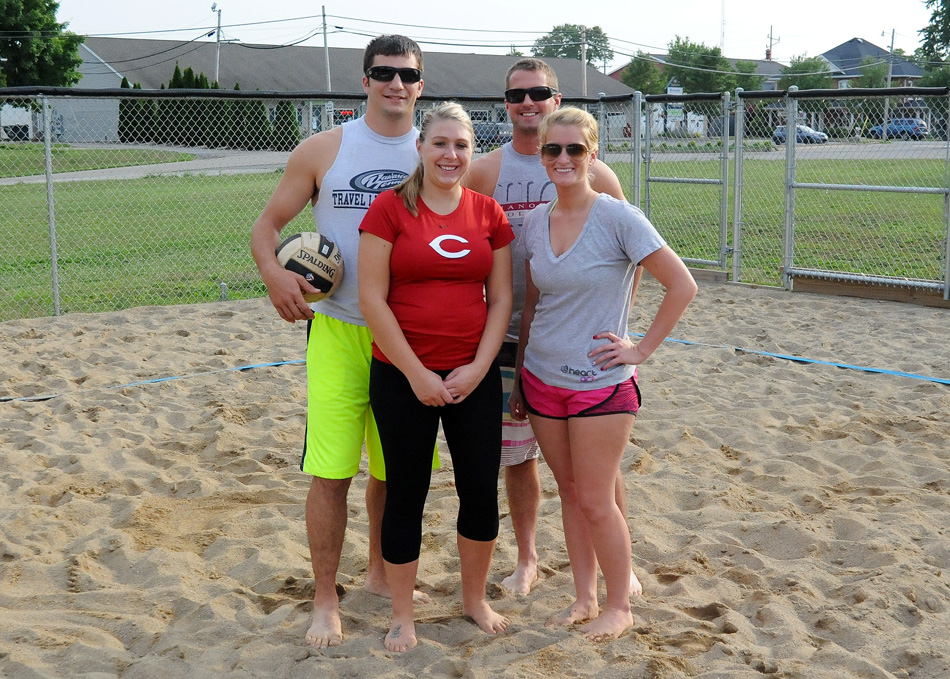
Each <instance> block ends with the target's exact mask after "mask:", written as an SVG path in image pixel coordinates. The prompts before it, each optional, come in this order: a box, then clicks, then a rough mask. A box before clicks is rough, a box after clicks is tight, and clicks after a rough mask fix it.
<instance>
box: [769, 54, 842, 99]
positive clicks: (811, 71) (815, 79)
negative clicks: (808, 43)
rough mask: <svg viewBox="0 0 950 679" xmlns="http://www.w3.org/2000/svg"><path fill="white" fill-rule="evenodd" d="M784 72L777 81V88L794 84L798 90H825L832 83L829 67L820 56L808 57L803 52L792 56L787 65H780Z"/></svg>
mask: <svg viewBox="0 0 950 679" xmlns="http://www.w3.org/2000/svg"><path fill="white" fill-rule="evenodd" d="M782 73H783V74H784V75H783V76H782V78H781V80H779V81H778V86H779V89H782V90H787V89H788V88H789V87H791V86H792V85H795V86H797V87H798V89H800V90H825V89H830V88H831V86H832V85H833V84H834V78H832V77H831V69H830V68H829V67H828V63H827V62H826V61H825V60H824V59H822V58H821V57H809V56H806V55H804V54H802V55H800V56H797V57H792V61H791V62H790V63H789V65H788V66H782Z"/></svg>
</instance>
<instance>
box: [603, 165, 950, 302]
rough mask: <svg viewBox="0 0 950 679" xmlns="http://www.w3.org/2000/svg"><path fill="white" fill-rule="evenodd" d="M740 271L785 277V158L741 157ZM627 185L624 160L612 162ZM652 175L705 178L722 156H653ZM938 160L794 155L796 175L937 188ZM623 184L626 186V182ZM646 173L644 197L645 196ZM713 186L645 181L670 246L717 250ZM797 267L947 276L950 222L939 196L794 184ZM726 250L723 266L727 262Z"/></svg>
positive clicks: (697, 253)
mask: <svg viewBox="0 0 950 679" xmlns="http://www.w3.org/2000/svg"><path fill="white" fill-rule="evenodd" d="M743 166H744V172H743V175H744V176H743V186H742V198H743V217H742V222H743V231H742V243H741V251H742V252H741V263H742V268H741V279H742V280H743V281H744V282H749V283H759V284H763V285H779V284H781V271H780V268H781V266H782V252H783V241H784V234H785V222H784V210H785V189H784V178H785V164H784V162H782V161H781V160H779V161H778V162H776V161H775V160H771V159H746V160H745V161H744V163H743ZM614 169H615V170H616V171H617V172H618V175H620V177H621V182H623V183H624V184H625V186H629V178H630V168H629V167H628V166H625V165H619V166H614ZM731 170H732V167H731V166H730V177H729V184H730V186H729V195H728V214H729V222H730V227H729V232H728V237H727V242H728V244H729V245H730V246H732V245H733V243H732V226H731V222H732V218H733V195H734V192H735V186H734V175H732V173H731ZM651 171H652V174H653V176H660V177H678V178H686V177H689V178H703V179H711V178H717V177H718V176H719V160H718V158H710V159H708V160H707V159H703V160H689V161H681V162H663V161H662V160H661V161H657V162H654V163H652V166H651ZM946 171H947V168H946V165H945V163H944V162H943V161H940V160H922V159H913V160H896V159H891V160H887V161H871V160H810V159H809V160H799V162H798V164H797V173H796V179H797V181H799V182H802V183H836V184H857V185H866V186H874V185H878V186H888V185H891V186H893V185H897V186H916V187H940V186H943V185H944V184H945V182H946V179H945V173H946ZM628 193H629V190H628ZM646 195H647V194H646V186H645V182H644V183H643V184H642V185H641V196H642V202H643V203H644V207H645V204H646ZM720 195H721V188H720V187H719V186H713V185H693V184H663V183H651V185H650V217H651V220H652V221H653V222H654V224H655V225H656V226H657V229H658V230H659V231H660V233H661V234H663V236H664V238H666V239H667V241H668V242H669V243H670V246H671V247H672V248H673V249H674V250H676V252H677V253H678V254H679V255H680V256H682V257H686V258H690V259H701V260H718V259H719V200H720ZM795 208H796V214H795V226H796V229H795V266H796V267H799V268H809V269H819V270H824V271H832V272H841V273H864V274H872V275H879V276H894V277H908V278H915V279H923V280H943V266H945V264H944V262H943V252H944V245H943V244H944V242H945V239H946V237H947V222H946V217H945V215H944V212H943V197H942V196H940V195H924V194H903V193H884V192H869V191H830V190H821V189H798V190H797V191H796V199H795ZM730 261H731V260H729V259H727V267H730V266H731V265H730Z"/></svg>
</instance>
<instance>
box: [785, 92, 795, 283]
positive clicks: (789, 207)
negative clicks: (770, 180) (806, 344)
mask: <svg viewBox="0 0 950 679" xmlns="http://www.w3.org/2000/svg"><path fill="white" fill-rule="evenodd" d="M797 91H798V87H796V86H795V85H792V86H791V87H789V88H788V94H787V95H786V97H785V239H784V246H783V253H782V285H783V286H784V287H785V288H786V289H787V290H791V289H792V277H791V276H790V275H789V271H790V270H791V268H792V264H793V263H794V261H795V146H796V142H797V141H798V99H796V98H795V97H794V96H793V94H794V93H795V92H797Z"/></svg>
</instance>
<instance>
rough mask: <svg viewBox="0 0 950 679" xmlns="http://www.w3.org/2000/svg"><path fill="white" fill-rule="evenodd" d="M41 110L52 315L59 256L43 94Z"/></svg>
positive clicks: (46, 106) (55, 304)
mask: <svg viewBox="0 0 950 679" xmlns="http://www.w3.org/2000/svg"><path fill="white" fill-rule="evenodd" d="M39 100H40V107H41V109H42V111H43V155H44V165H45V167H46V214H47V221H48V222H49V254H50V273H51V275H52V279H53V280H52V283H53V315H54V316H59V315H60V307H59V256H58V255H57V252H56V204H55V202H54V199H53V148H52V141H51V137H52V134H51V133H50V128H51V125H50V111H51V107H50V104H49V102H48V101H47V99H46V96H45V95H42V94H41V95H40V96H39Z"/></svg>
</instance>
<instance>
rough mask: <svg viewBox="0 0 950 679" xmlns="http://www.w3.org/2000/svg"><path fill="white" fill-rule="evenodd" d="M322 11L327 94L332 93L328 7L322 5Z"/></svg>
mask: <svg viewBox="0 0 950 679" xmlns="http://www.w3.org/2000/svg"><path fill="white" fill-rule="evenodd" d="M320 11H321V12H322V13H323V58H324V63H325V64H326V70H327V92H332V91H333V88H332V87H330V48H329V47H328V46H327V8H326V5H320Z"/></svg>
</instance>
